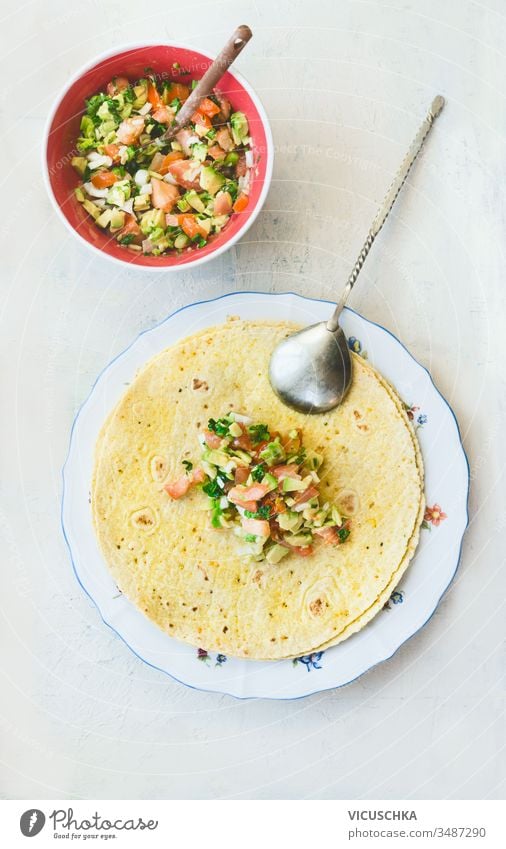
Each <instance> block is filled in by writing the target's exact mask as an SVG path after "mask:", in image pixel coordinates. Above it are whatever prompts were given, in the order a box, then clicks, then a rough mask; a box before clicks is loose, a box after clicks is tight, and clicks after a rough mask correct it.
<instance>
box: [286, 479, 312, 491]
mask: <svg viewBox="0 0 506 849" xmlns="http://www.w3.org/2000/svg"><path fill="white" fill-rule="evenodd" d="M305 489H307V484H305V483H304V481H298V480H295V478H285V479H284V481H283V492H304V490H305Z"/></svg>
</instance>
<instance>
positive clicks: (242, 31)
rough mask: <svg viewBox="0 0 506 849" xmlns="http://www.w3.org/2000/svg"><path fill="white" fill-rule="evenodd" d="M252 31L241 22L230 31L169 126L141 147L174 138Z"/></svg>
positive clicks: (246, 41)
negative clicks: (227, 37) (229, 34)
mask: <svg viewBox="0 0 506 849" xmlns="http://www.w3.org/2000/svg"><path fill="white" fill-rule="evenodd" d="M252 36H253V33H252V32H251V30H250V28H249V27H248V26H246V24H241V26H239V27H237V29H236V30H234V32H233V33H232V35H231V36H230V38H229V39H228V41H227V43H226V44H225V46H224V47H223V49H222V50H221V51H220V53H218V55H217V57H216V59H214V61H213V62H212V63H211V64H210V65H209V67H208V69H207V71H206V72H205V74H204V76H203V77H202V79H200V80H199V82H198V83H197V85H196V86H195V88H194V89H193V91H192V93H191V94H190V96H189V97H188V99H187V100H185V102H184V103H183V105H182V107H181V109H180V110H179V112H178V113H177V116H176V118H175V120H174V121H173V123H172V124H171V125H170V127H169V128H168V129H167V130H166V131H165V132H164V133H162V135H161V136H158V137H157V138H156V139H150V141H148V142H145V143H144V144H143V145H141V147H149V145H151V144H153V143H154V142H156V144H158V145H159V146H161V145H162V144H166V143H167V142H168V141H170V140H171V139H173V138H174V136H175V135H176V133H177V132H179V130H181V129H182V128H183V127H186V125H187V124H188V123H189V122H190V119H191V117H192V115H193V113H194V112H196V111H197V109H198V108H199V106H200V104H201V103H202V101H203V100H204V98H205V97H209V95H210V94H212V93H213V89H214V87H215V86H216V85H217V83H218V82H219V81H220V80H221V78H222V76H223V74H224V73H225V71H228V69H229V68H230V66H231V64H232V63H233V62H235V60H236V59H237V57H238V56H239V53H240V52H241V50H243V49H244V47H246V45H247V43H248V41H249V40H250V38H252Z"/></svg>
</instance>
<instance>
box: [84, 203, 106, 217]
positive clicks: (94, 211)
mask: <svg viewBox="0 0 506 849" xmlns="http://www.w3.org/2000/svg"><path fill="white" fill-rule="evenodd" d="M83 208H84V209H85V210H86V212H89V214H90V215H91V216H92V218H94V219H95V221H96V220H97V218H98V217H99V216H100V214H101V212H102V210H101V209H100V207H99V206H97V205H96V204H95V203H93V201H91V200H85V201H84V203H83Z"/></svg>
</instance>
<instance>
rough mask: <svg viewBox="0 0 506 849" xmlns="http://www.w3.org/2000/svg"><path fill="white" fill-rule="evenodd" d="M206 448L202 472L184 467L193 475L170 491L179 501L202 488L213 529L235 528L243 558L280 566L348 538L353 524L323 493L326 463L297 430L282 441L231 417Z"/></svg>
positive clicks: (204, 442)
mask: <svg viewBox="0 0 506 849" xmlns="http://www.w3.org/2000/svg"><path fill="white" fill-rule="evenodd" d="M199 443H200V447H201V457H200V463H199V465H198V467H197V468H194V465H192V463H190V462H189V461H187V460H184V461H183V465H184V466H185V468H186V469H187V472H186V474H185V475H184V476H182V477H181V478H179V479H178V480H176V481H174V482H171V483H168V484H165V486H164V489H165V491H166V493H167V494H168V495H169V496H170V497H171V498H173V499H177V498H181V497H182V496H183V495H186V493H187V492H188V491H189V489H190V488H191V487H192V486H193V485H197V484H201V485H202V491H203V493H204V494H205V495H206V496H207V498H208V508H209V511H210V524H211V526H212V527H213V528H229V529H230V530H231V531H232V532H233V533H234V534H235V535H236V536H237V537H238V538H239V539H240V541H241V549H240V551H241V553H242V554H243V555H244V556H247V557H250V558H252V559H253V560H255V561H260V560H266V561H267V562H268V563H272V564H276V563H279V562H280V560H281V559H282V558H283V557H285V556H286V555H287V554H289V553H290V552H295V553H296V554H298V555H300V556H304V557H305V556H308V555H311V554H312V553H313V551H314V545H315V544H316V543H318V542H321V543H323V544H325V545H334V546H336V545H341V544H342V543H344V542H346V540H347V539H348V538H349V536H350V533H351V527H350V525H351V523H350V520H349V519H348V518H347V517H346V516H343V515H342V514H341V513H340V512H339V510H338V509H337V507H335V506H334V505H332V504H330V503H329V502H327V501H324V500H323V497H322V495H321V493H320V476H319V473H320V472H321V468H322V465H323V462H324V460H323V456H322V455H321V454H318V453H316V452H315V451H311V450H310V449H308V448H306V447H305V446H304V445H303V442H302V431H301V430H299V429H298V428H297V429H294V430H291V431H289V432H288V433H286V434H281V433H277V432H275V431H273V430H271V428H270V427H268V425H266V424H264V423H260V422H253V421H252V420H251V419H250V418H249V417H247V416H243V415H239V414H238V413H235V412H231V413H229V414H228V415H226V416H223V417H222V418H219V419H213V418H211V419H209V421H208V423H207V428H206V429H205V430H204V431H203V432H202V433H201V434H200V435H199Z"/></svg>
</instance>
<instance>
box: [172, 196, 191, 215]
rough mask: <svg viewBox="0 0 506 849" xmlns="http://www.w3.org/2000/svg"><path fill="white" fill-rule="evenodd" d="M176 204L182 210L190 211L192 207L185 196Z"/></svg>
mask: <svg viewBox="0 0 506 849" xmlns="http://www.w3.org/2000/svg"><path fill="white" fill-rule="evenodd" d="M176 206H177V208H178V209H180V210H181V212H188V210H189V209H191V207H190V204H189V203H188V201H187V200H185V199H184V197H182V198H180V199H179V200H178V202H177V204H176Z"/></svg>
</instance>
